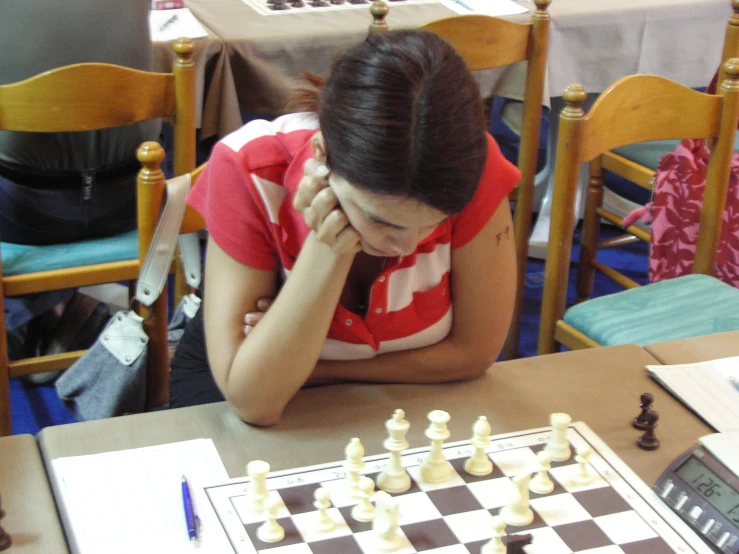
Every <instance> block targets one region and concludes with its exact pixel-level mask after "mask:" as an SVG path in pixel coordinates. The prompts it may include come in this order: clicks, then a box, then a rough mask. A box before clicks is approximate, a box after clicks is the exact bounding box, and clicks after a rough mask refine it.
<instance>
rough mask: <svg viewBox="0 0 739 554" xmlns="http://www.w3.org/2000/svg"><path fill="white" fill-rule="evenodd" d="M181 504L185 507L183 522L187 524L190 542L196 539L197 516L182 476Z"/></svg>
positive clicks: (188, 488)
mask: <svg viewBox="0 0 739 554" xmlns="http://www.w3.org/2000/svg"><path fill="white" fill-rule="evenodd" d="M182 504H183V505H184V507H185V521H186V522H187V534H188V535H189V536H190V540H191V541H195V540H197V538H198V526H197V519H198V518H197V516H196V515H195V510H194V509H193V507H192V497H191V496H190V487H188V486H187V480H186V479H185V476H184V475H183V476H182Z"/></svg>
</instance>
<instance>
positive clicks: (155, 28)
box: [149, 8, 208, 42]
mask: <svg viewBox="0 0 739 554" xmlns="http://www.w3.org/2000/svg"><path fill="white" fill-rule="evenodd" d="M149 31H150V32H151V40H152V42H167V41H170V40H177V39H178V38H181V37H188V38H201V37H207V36H208V31H206V30H205V27H203V26H202V25H201V24H200V21H198V20H197V19H196V18H195V16H194V15H193V14H192V12H191V11H190V10H189V9H187V8H179V9H176V10H151V11H150V12H149Z"/></svg>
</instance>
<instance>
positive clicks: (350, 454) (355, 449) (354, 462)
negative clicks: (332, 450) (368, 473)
mask: <svg viewBox="0 0 739 554" xmlns="http://www.w3.org/2000/svg"><path fill="white" fill-rule="evenodd" d="M344 454H346V460H345V461H344V468H345V469H346V486H347V494H348V495H349V498H355V499H356V498H361V497H362V491H361V490H359V472H360V471H362V468H363V467H364V460H363V459H362V457H363V456H364V446H362V442H361V441H360V440H359V439H358V438H356V437H354V438H353V439H352V440H350V441H349V444H347V445H346V448H345V449H344Z"/></svg>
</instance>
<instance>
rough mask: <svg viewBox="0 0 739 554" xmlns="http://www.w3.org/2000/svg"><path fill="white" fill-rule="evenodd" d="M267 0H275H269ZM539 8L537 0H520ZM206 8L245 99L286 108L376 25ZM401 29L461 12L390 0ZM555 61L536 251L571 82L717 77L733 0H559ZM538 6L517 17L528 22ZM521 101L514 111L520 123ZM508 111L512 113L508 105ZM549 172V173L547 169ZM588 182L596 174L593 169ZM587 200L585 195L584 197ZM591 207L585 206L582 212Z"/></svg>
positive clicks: (488, 77)
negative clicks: (305, 76) (305, 79)
mask: <svg viewBox="0 0 739 554" xmlns="http://www.w3.org/2000/svg"><path fill="white" fill-rule="evenodd" d="M265 1H266V0H265ZM519 3H520V4H521V5H522V6H525V7H527V8H529V10H533V9H534V4H533V2H530V1H527V0H520V1H519ZM186 4H187V6H188V7H189V8H190V9H191V10H192V12H193V13H194V14H195V15H196V17H197V18H198V19H199V20H200V21H202V22H203V23H204V24H205V25H206V26H208V27H209V28H210V29H212V30H213V32H215V33H216V34H217V35H218V36H219V37H221V39H223V41H224V43H225V47H226V51H227V53H228V58H229V61H230V65H231V70H232V72H233V78H234V82H235V87H236V90H237V93H238V101H239V105H240V107H241V108H242V109H243V110H247V111H250V112H253V113H256V114H278V113H280V112H281V110H282V106H283V105H284V103H285V100H286V99H287V97H288V95H289V91H290V86H291V84H292V82H293V79H294V78H296V77H298V76H300V75H301V74H302V73H303V72H304V71H310V72H313V73H316V74H319V75H325V74H326V73H327V72H328V70H329V67H330V64H331V61H332V60H333V59H334V58H335V57H336V56H337V55H339V54H341V53H342V52H344V51H345V50H346V49H347V48H349V47H350V46H352V45H353V44H356V43H358V42H359V41H361V40H363V39H364V37H365V36H366V34H367V29H368V26H369V23H370V22H371V20H372V19H371V16H370V14H369V4H368V5H367V9H353V10H337V11H325V12H322V11H321V10H322V8H310V7H306V8H298V9H296V10H295V11H296V13H289V14H285V13H283V14H279V15H270V16H265V15H262V14H260V13H259V12H257V11H255V10H254V9H253V8H252V7H250V6H248V5H247V4H246V3H245V2H243V0H219V1H218V2H213V1H212V0H186ZM389 6H390V12H389V14H388V17H387V21H388V23H389V26H390V28H391V29H400V28H413V27H418V26H421V25H424V24H426V23H429V22H431V21H434V20H436V19H440V18H444V17H449V16H452V15H455V13H454V12H452V11H451V10H449V9H448V8H446V7H445V6H444V5H442V4H415V5H404V4H403V3H402V2H392V1H391V2H389ZM549 13H550V15H551V18H552V23H551V28H550V43H549V61H548V65H547V78H546V80H545V94H544V96H545V97H544V98H543V99H542V103H543V104H544V105H546V106H550V105H551V107H552V116H551V118H550V127H549V130H550V132H549V137H548V140H549V144H550V148H549V156H548V160H549V161H548V163H547V170H546V171H544V172H542V174H541V175H540V176H539V177H538V179H537V192H536V200H537V204H535V205H539V204H538V202H539V201H540V205H539V207H538V212H539V217H538V219H537V222H536V225H535V226H534V229H533V231H532V235H531V240H530V251H529V254H530V256H532V257H536V258H542V259H543V258H546V247H547V243H548V240H549V221H550V213H551V195H552V186H553V179H552V176H553V171H552V160H554V154H553V151H554V148H555V145H556V137H557V134H556V133H557V129H558V116H559V111H560V110H561V108H562V107H563V101H562V97H561V95H562V92H563V91H564V89H565V87H567V85H569V84H571V83H580V84H582V85H584V87H585V90H586V91H588V92H589V93H599V92H602V91H603V90H605V89H606V88H607V87H608V86H609V85H610V84H611V83H613V82H614V81H616V80H617V79H619V78H620V77H623V76H625V75H630V74H634V73H653V74H657V75H662V76H665V77H668V78H670V79H673V80H675V81H678V82H680V83H683V84H685V85H687V86H691V87H698V86H707V85H708V83H709V81H710V80H711V77H712V75H713V72H714V71H715V69H716V67H717V65H718V63H719V61H720V58H721V49H722V43H723V36H724V30H725V27H726V22H727V20H728V18H729V16H730V15H731V13H732V12H731V5H730V2H729V0H598V1H597V2H594V1H592V0H552V3H551V5H550V7H549ZM529 17H530V16H529V14H523V15H517V16H511V17H510V19H512V20H514V21H528V20H529ZM475 76H476V78H477V79H478V82H479V83H480V89H481V92H482V94H483V96H485V97H488V96H504V97H506V98H511V99H514V100H521V99H522V97H523V83H524V78H525V65H524V64H514V65H513V66H510V67H508V68H503V69H501V70H494V71H486V72H476V75H475ZM515 113H516V110H513V111H511V112H510V117H506V118H505V119H506V123H509V124H512V126H513V127H514V128H515V127H516V123H515V119H516V118H517V117H520V110H518V114H519V115H518V116H516V115H514V114H515ZM507 115H508V114H507ZM547 173H548V175H549V176H548V178H547ZM583 175H584V178H581V183H586V182H587V173H586V169H585V170H584V172H583ZM578 204H581V202H578ZM580 211H581V208H580V207H578V212H580Z"/></svg>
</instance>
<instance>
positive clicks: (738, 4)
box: [731, 0, 739, 16]
mask: <svg viewBox="0 0 739 554" xmlns="http://www.w3.org/2000/svg"><path fill="white" fill-rule="evenodd" d="M731 9H732V10H734V15H735V16H739V0H731Z"/></svg>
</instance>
